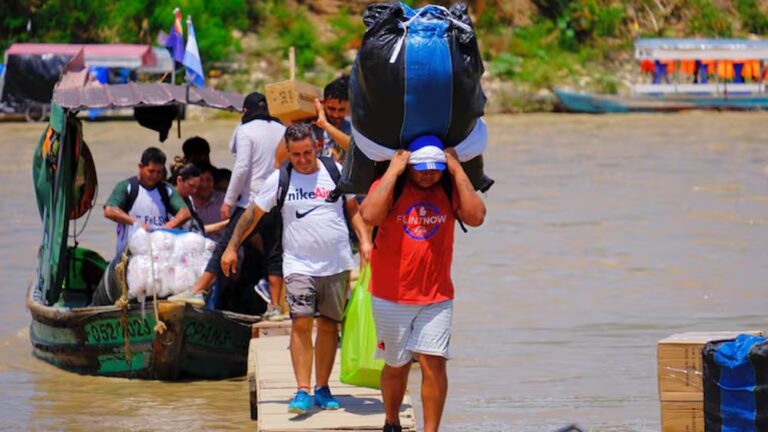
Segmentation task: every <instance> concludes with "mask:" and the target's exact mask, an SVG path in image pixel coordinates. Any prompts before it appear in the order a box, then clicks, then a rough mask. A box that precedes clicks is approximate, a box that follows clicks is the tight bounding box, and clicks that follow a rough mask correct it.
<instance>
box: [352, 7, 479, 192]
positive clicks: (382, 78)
mask: <svg viewBox="0 0 768 432" xmlns="http://www.w3.org/2000/svg"><path fill="white" fill-rule="evenodd" d="M363 22H364V23H365V25H366V27H367V30H366V32H365V36H364V38H363V42H362V45H361V47H360V50H359V51H358V54H357V58H356V59H355V64H354V65H353V68H352V74H351V78H350V89H349V91H350V105H351V111H352V145H351V146H352V147H353V148H351V149H350V151H349V152H348V156H347V160H346V161H345V163H344V168H345V169H344V178H343V180H342V189H343V190H345V191H346V192H356V193H365V192H367V189H368V187H369V186H370V184H371V183H372V182H373V180H374V179H375V178H376V176H377V175H380V174H381V173H382V172H383V170H385V169H386V166H387V164H388V162H389V160H390V159H391V157H392V155H393V154H394V151H395V150H396V149H399V148H406V147H407V146H408V144H409V143H410V142H411V141H413V140H414V139H415V138H417V137H419V136H423V135H435V136H437V137H439V138H440V139H441V140H442V141H443V144H444V145H445V146H446V147H455V148H456V152H457V154H458V156H459V160H460V161H462V163H463V164H464V169H465V171H466V172H467V174H468V176H469V178H470V180H472V183H473V185H474V186H475V188H476V189H481V190H487V188H489V187H490V185H491V184H492V183H493V181H492V180H491V179H489V178H487V177H485V175H484V173H483V161H482V155H481V154H482V152H483V150H484V149H485V145H486V143H487V130H486V125H485V122H484V121H483V119H482V116H483V113H484V109H485V102H486V98H485V94H484V93H483V89H482V87H481V85H480V77H481V76H482V74H483V71H484V69H483V62H482V59H481V58H480V51H479V49H478V45H477V37H476V35H475V31H474V28H473V27H472V22H471V20H470V17H469V13H468V10H467V6H466V5H465V4H463V3H458V4H455V5H453V6H452V7H451V8H449V9H448V8H444V7H442V6H434V5H428V6H424V7H422V8H420V9H412V8H410V7H408V6H407V5H405V4H402V3H399V2H393V3H380V4H373V5H371V6H369V7H368V8H367V9H366V11H365V13H364V15H363Z"/></svg>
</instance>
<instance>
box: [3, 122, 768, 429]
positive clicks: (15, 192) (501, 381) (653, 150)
mask: <svg viewBox="0 0 768 432" xmlns="http://www.w3.org/2000/svg"><path fill="white" fill-rule="evenodd" d="M235 122H236V120H234V119H219V120H207V121H199V120H197V121H195V120H190V121H187V122H185V123H184V124H183V125H182V134H183V137H185V138H186V137H189V136H192V135H201V136H203V137H205V138H207V139H208V140H209V141H210V142H211V143H212V146H213V149H214V152H213V158H212V159H213V162H214V163H215V164H216V165H218V166H223V167H228V168H231V166H232V158H231V156H230V154H229V152H228V151H227V149H226V146H227V142H228V140H229V136H230V134H231V131H232V129H233V127H234V125H235ZM489 123H490V131H491V143H490V147H489V149H488V151H487V153H486V163H487V171H488V173H489V174H491V175H492V176H493V177H494V178H495V179H496V181H497V183H496V185H495V186H494V188H493V189H492V190H491V191H490V192H489V193H488V194H487V196H486V202H487V205H488V217H487V219H486V223H485V225H484V226H483V227H481V228H479V229H471V230H470V232H469V233H468V234H461V233H460V232H459V231H457V236H456V237H457V244H456V251H455V257H454V263H455V264H454V269H453V277H454V281H455V283H456V292H457V298H456V308H455V317H454V336H453V338H452V343H451V351H452V354H453V356H454V359H453V360H452V361H451V362H450V363H449V377H450V390H449V396H448V401H447V407H446V412H445V416H444V427H443V430H445V431H523V432H525V431H531V432H533V431H536V432H539V431H550V430H555V429H556V428H558V427H561V426H563V425H565V424H568V423H578V424H580V425H582V426H583V427H585V428H587V427H591V428H593V430H595V431H658V430H659V402H658V395H657V381H656V346H655V344H656V342H657V341H658V340H659V339H662V338H664V337H665V336H667V335H669V334H672V333H676V332H682V331H700V330H747V329H762V330H767V329H768V319H767V318H766V317H767V316H768V290H767V289H766V281H768V114H766V113H747V114H735V113H734V114H731V113H688V114H679V115H627V116H572V115H525V116H503V117H494V118H492V119H490V122H489ZM41 133H42V126H41V125H39V124H37V125H30V124H23V123H8V122H6V123H0V167H2V174H0V198H1V199H0V220H3V221H4V222H3V223H2V225H0V275H2V280H3V286H2V287H1V288H0V430H78V431H87V430H94V431H96V430H103V429H105V428H106V427H109V428H111V429H113V430H169V431H178V430H186V431H195V430H227V431H229V430H255V424H254V423H252V422H251V421H250V420H249V409H248V393H247V382H246V381H245V380H244V379H233V380H225V381H202V382H184V383H161V382H152V381H138V380H135V381H130V380H123V379H109V378H94V377H85V376H79V375H75V374H71V373H68V372H63V371H60V370H58V369H56V368H54V367H52V366H49V365H48V364H46V363H43V362H41V361H39V360H37V359H36V358H34V357H33V356H32V354H31V346H30V343H29V332H28V326H29V321H30V317H29V312H28V311H27V310H26V308H25V292H26V288H27V286H28V284H29V283H30V282H31V281H32V278H33V274H34V271H35V264H36V261H35V258H34V257H35V251H36V248H37V247H38V244H39V242H40V239H41V224H40V219H39V217H38V213H37V208H36V205H35V201H34V196H33V190H32V182H31V158H32V151H33V149H34V147H35V144H36V142H37V139H38V137H39V135H40V134H41ZM85 139H86V141H87V142H88V143H89V145H90V146H91V150H92V152H93V154H94V157H95V159H96V163H97V166H98V169H99V185H100V190H99V196H98V200H97V209H98V210H100V208H101V206H102V205H103V203H104V201H105V200H106V198H107V196H108V195H109V192H110V191H111V189H112V187H113V186H114V185H115V183H116V182H117V181H119V180H120V179H123V178H126V177H128V176H130V175H134V174H135V171H136V165H137V163H138V159H139V155H140V153H141V151H142V150H143V149H144V148H145V147H146V146H148V145H152V144H154V143H156V141H157V138H156V134H154V133H153V132H151V131H148V130H146V129H143V128H141V127H140V126H138V125H137V124H135V123H133V122H130V121H112V122H96V123H86V124H85ZM181 142H182V140H179V139H177V138H176V135H175V125H174V130H173V133H172V137H171V138H170V139H169V140H168V141H167V142H166V143H165V144H162V145H161V148H163V149H164V150H166V153H167V154H168V156H169V157H172V156H173V155H175V154H179V153H180V149H181ZM81 226H82V224H79V225H78V229H79V228H81ZM78 241H79V242H80V244H81V245H83V246H86V247H90V248H93V249H95V250H97V251H100V252H101V253H102V254H103V255H105V256H109V255H110V254H111V252H112V251H113V250H114V241H115V240H114V224H113V223H111V222H109V221H107V220H105V219H104V218H103V216H102V215H101V212H100V211H94V213H93V214H92V215H91V218H90V221H89V223H88V226H87V228H86V230H85V232H84V233H83V235H82V236H81V237H80V238H79V239H78ZM411 394H412V396H414V399H415V400H416V402H418V376H416V375H414V376H413V377H412V380H411Z"/></svg>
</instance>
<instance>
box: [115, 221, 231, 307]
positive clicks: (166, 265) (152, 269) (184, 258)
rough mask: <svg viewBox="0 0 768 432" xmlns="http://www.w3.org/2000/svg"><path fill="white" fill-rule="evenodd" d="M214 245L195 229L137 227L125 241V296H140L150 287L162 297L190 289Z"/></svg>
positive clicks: (201, 272) (148, 295) (152, 291)
mask: <svg viewBox="0 0 768 432" xmlns="http://www.w3.org/2000/svg"><path fill="white" fill-rule="evenodd" d="M215 248H216V243H214V242H213V241H212V240H210V239H207V238H205V237H203V236H201V235H200V234H197V233H192V232H187V231H180V230H165V229H161V230H155V231H152V232H151V233H148V232H147V231H145V230H144V229H142V228H139V229H137V230H136V231H135V232H134V233H133V234H132V235H131V238H130V240H129V241H128V250H129V251H130V252H131V256H130V259H129V261H128V270H127V272H126V279H127V282H128V296H129V298H131V299H139V300H143V299H144V298H145V297H151V296H152V295H153V293H154V290H157V296H158V297H162V298H164V297H168V296H171V295H174V294H179V293H181V292H184V291H187V290H190V289H192V286H194V284H195V281H197V278H199V277H200V275H201V274H203V271H205V266H206V264H207V263H208V260H209V259H210V258H211V255H212V254H213V250H214V249H215ZM150 251H151V252H150Z"/></svg>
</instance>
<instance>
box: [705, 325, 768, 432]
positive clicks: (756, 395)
mask: <svg viewBox="0 0 768 432" xmlns="http://www.w3.org/2000/svg"><path fill="white" fill-rule="evenodd" d="M703 361H704V422H705V430H706V431H707V432H752V431H755V432H757V431H761V432H763V431H768V341H766V339H765V338H763V337H759V336H752V335H740V336H739V337H738V338H736V339H735V340H731V341H718V342H710V343H708V344H707V345H706V346H705V347H704V351H703Z"/></svg>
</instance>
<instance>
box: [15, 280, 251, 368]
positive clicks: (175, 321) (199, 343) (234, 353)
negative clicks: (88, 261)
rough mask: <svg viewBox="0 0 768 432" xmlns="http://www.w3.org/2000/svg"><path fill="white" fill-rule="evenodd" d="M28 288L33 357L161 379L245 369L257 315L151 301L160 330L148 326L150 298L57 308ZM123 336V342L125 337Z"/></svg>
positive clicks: (152, 324)
mask: <svg viewBox="0 0 768 432" xmlns="http://www.w3.org/2000/svg"><path fill="white" fill-rule="evenodd" d="M33 291H34V290H32V289H30V295H29V298H28V306H29V309H30V311H31V313H32V323H31V325H30V340H31V342H32V348H33V353H34V355H35V356H36V357H38V358H40V359H42V360H44V361H46V362H48V363H50V364H52V365H54V366H56V367H59V368H61V369H64V370H67V371H71V372H76V373H79V374H84V375H98V376H108V377H123V378H136V379H156V380H165V381H176V380H190V379H223V378H231V377H238V376H243V375H245V373H246V362H247V357H248V343H249V341H250V338H251V327H252V325H253V324H254V323H255V322H257V321H258V320H259V317H258V316H250V315H241V314H235V313H230V312H225V311H211V310H206V309H202V308H196V307H192V306H191V305H187V304H183V303H172V302H167V301H160V302H158V313H159V318H160V321H162V322H163V324H164V326H165V331H163V332H162V333H157V332H156V331H155V325H156V320H155V316H154V309H153V305H152V303H147V305H146V308H145V312H144V313H142V311H141V306H140V305H138V304H130V305H129V306H128V309H127V310H126V311H123V310H121V309H119V308H117V307H114V306H105V307H87V308H75V309H59V308H56V307H49V306H43V305H42V304H41V303H40V302H39V301H37V300H36V299H35V298H34V295H33ZM125 336H127V339H128V343H127V344H126V343H125Z"/></svg>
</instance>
